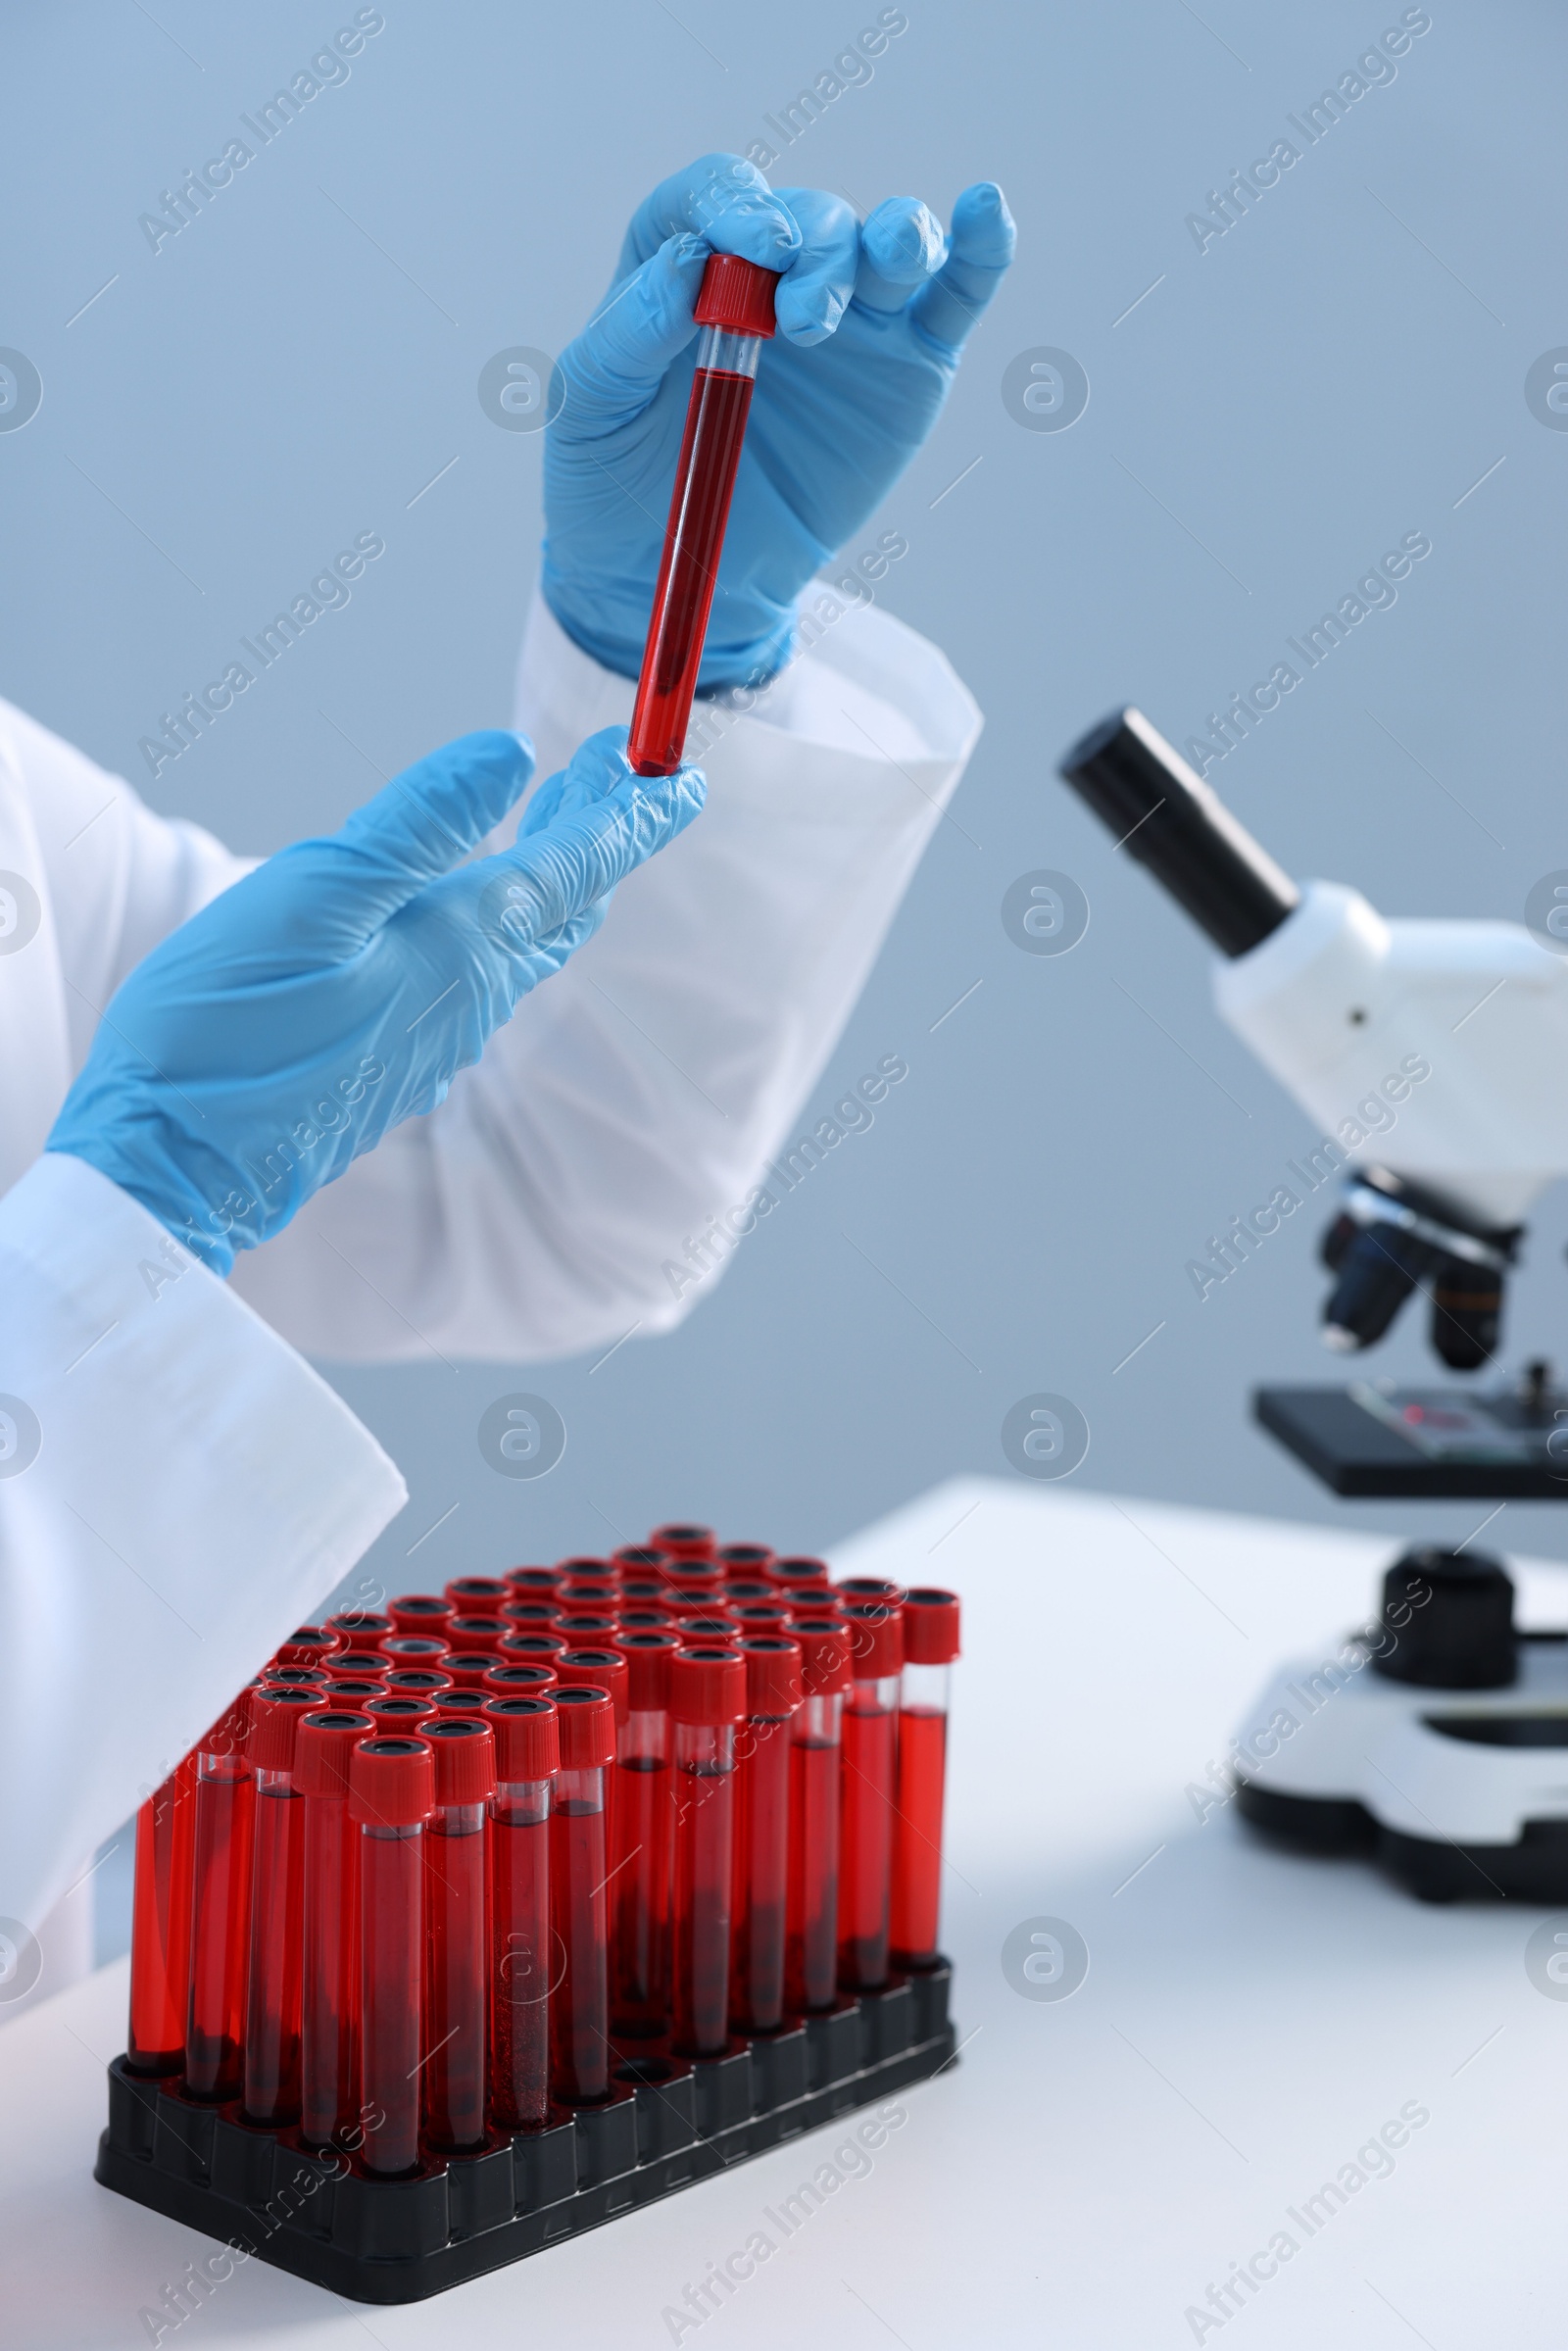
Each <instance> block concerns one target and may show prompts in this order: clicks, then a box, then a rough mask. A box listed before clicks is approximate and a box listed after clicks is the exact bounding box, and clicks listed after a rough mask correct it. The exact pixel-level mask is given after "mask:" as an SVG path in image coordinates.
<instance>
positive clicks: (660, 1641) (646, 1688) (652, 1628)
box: [615, 1625, 680, 1714]
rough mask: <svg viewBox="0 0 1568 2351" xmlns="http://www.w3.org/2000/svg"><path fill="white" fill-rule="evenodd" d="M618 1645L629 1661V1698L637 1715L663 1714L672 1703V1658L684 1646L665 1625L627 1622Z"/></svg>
mask: <svg viewBox="0 0 1568 2351" xmlns="http://www.w3.org/2000/svg"><path fill="white" fill-rule="evenodd" d="M615 1646H616V1648H617V1649H618V1650H619V1651H620V1653H621V1655H622V1656H623V1657H624V1658H625V1660H626V1697H627V1704H628V1707H629V1709H630V1711H631V1712H632V1713H633V1714H662V1713H663V1712H664V1710H665V1709H666V1708H667V1706H668V1704H669V1661H670V1659H671V1657H673V1656H674V1654H675V1651H676V1650H677V1649H678V1648H679V1647H680V1641H679V1638H678V1636H677V1635H675V1634H674V1633H669V1632H666V1631H665V1629H664V1627H663V1626H662V1625H648V1626H636V1625H623V1626H622V1628H621V1630H620V1631H619V1632H618V1633H617V1634H616V1636H615Z"/></svg>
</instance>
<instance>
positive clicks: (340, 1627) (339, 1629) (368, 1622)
mask: <svg viewBox="0 0 1568 2351" xmlns="http://www.w3.org/2000/svg"><path fill="white" fill-rule="evenodd" d="M326 1630H327V1632H328V1633H339V1634H341V1635H342V1637H343V1645H344V1647H345V1648H350V1649H378V1648H379V1647H380V1645H381V1643H382V1641H384V1640H385V1639H386V1636H387V1635H388V1634H389V1633H390V1632H391V1631H392V1630H393V1625H392V1619H391V1618H390V1617H389V1616H383V1615H382V1614H381V1611H380V1610H379V1608H345V1609H344V1610H343V1611H342V1612H341V1614H339V1615H337V1616H329V1617H328V1618H327V1620H326Z"/></svg>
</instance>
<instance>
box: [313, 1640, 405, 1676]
mask: <svg viewBox="0 0 1568 2351" xmlns="http://www.w3.org/2000/svg"><path fill="white" fill-rule="evenodd" d="M391 1663H392V1660H391V1658H390V1657H383V1656H382V1654H381V1652H380V1650H379V1649H363V1648H362V1649H339V1650H338V1652H337V1654H336V1656H335V1657H334V1658H333V1659H332V1662H331V1664H330V1665H329V1666H328V1667H327V1679H328V1680H329V1681H330V1679H331V1677H332V1676H333V1674H384V1673H386V1672H387V1671H388V1670H389V1669H390V1667H391Z"/></svg>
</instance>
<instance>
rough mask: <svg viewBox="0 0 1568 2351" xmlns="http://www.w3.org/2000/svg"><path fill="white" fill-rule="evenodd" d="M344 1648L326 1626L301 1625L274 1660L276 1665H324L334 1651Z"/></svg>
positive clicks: (284, 1643) (285, 1642)
mask: <svg viewBox="0 0 1568 2351" xmlns="http://www.w3.org/2000/svg"><path fill="white" fill-rule="evenodd" d="M342 1646H343V1643H342V1641H339V1639H338V1637H337V1635H336V1634H335V1633H329V1632H328V1631H327V1629H326V1627H325V1625H301V1626H300V1627H299V1629H298V1631H297V1632H294V1633H291V1634H290V1635H289V1637H288V1639H287V1641H284V1642H283V1644H282V1646H281V1647H280V1648H279V1650H278V1652H277V1655H276V1656H275V1657H274V1658H273V1660H272V1663H273V1664H274V1665H324V1664H325V1663H326V1660H327V1659H328V1657H330V1656H331V1654H332V1652H333V1650H334V1649H340V1648H341V1647H342Z"/></svg>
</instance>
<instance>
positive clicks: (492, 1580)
mask: <svg viewBox="0 0 1568 2351" xmlns="http://www.w3.org/2000/svg"><path fill="white" fill-rule="evenodd" d="M445 1589H446V1596H447V1598H448V1599H449V1600H450V1601H451V1602H452V1605H453V1608H454V1609H455V1610H456V1612H457V1614H458V1615H459V1616H498V1615H499V1614H500V1613H501V1606H502V1603H503V1601H505V1600H509V1599H510V1598H511V1597H512V1594H511V1592H509V1591H508V1590H507V1587H506V1584H505V1582H504V1581H503V1579H502V1578H501V1577H500V1576H454V1577H453V1579H452V1581H451V1583H450V1584H448V1585H447V1586H446V1588H445Z"/></svg>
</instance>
